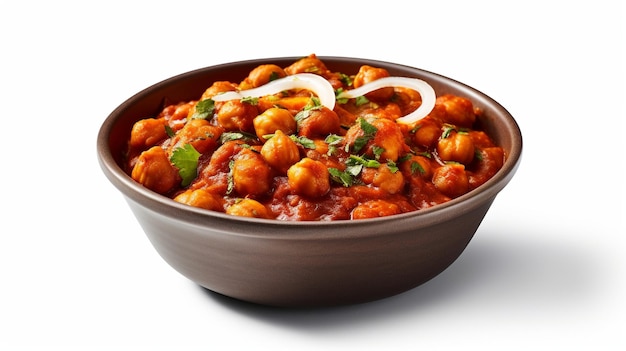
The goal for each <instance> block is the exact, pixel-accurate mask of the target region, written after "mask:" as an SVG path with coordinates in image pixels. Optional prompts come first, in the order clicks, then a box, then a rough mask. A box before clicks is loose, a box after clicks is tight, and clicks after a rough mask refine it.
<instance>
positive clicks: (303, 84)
mask: <svg viewBox="0 0 626 351" xmlns="http://www.w3.org/2000/svg"><path fill="white" fill-rule="evenodd" d="M292 89H306V90H310V91H311V92H313V93H315V95H317V97H318V98H319V99H320V103H321V104H322V105H324V106H326V107H328V109H330V110H332V109H334V108H335V91H334V89H333V86H332V85H330V83H329V82H328V81H327V80H326V79H324V78H323V77H321V76H319V75H317V74H312V73H298V74H294V75H290V76H287V77H284V78H279V79H276V80H273V81H271V82H269V83H267V84H265V85H262V86H260V87H257V88H252V89H248V90H242V91H227V92H225V93H221V94H217V95H215V96H214V97H212V98H211V99H213V101H228V100H239V99H243V98H249V97H251V98H257V97H261V96H267V95H273V94H277V93H280V92H281V91H285V90H292Z"/></svg>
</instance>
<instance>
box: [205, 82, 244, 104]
mask: <svg viewBox="0 0 626 351" xmlns="http://www.w3.org/2000/svg"><path fill="white" fill-rule="evenodd" d="M235 90H237V84H235V83H231V82H227V81H217V82H214V83H213V84H212V85H211V86H210V87H208V88H207V89H206V90H205V91H204V93H202V97H201V98H200V100H205V99H210V98H212V97H214V96H215V95H217V94H219V93H225V92H227V91H235Z"/></svg>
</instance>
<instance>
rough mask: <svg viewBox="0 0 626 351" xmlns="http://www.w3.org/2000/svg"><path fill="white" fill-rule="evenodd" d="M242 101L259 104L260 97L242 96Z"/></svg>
mask: <svg viewBox="0 0 626 351" xmlns="http://www.w3.org/2000/svg"><path fill="white" fill-rule="evenodd" d="M241 102H243V103H246V104H250V105H258V104H259V98H258V97H251V96H248V97H243V98H241Z"/></svg>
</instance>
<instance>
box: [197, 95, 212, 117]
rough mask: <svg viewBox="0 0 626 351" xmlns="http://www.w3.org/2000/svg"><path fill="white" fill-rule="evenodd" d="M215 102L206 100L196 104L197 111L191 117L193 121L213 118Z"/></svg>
mask: <svg viewBox="0 0 626 351" xmlns="http://www.w3.org/2000/svg"><path fill="white" fill-rule="evenodd" d="M214 110H215V101H213V99H204V100H202V101H199V102H198V103H197V104H196V111H195V112H194V113H193V115H191V119H207V118H209V117H212V116H213V111H214Z"/></svg>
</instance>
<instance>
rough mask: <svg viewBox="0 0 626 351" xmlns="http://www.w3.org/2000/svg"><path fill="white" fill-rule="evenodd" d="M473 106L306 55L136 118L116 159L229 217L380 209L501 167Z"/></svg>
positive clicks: (294, 217)
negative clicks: (120, 157) (122, 155)
mask: <svg viewBox="0 0 626 351" xmlns="http://www.w3.org/2000/svg"><path fill="white" fill-rule="evenodd" d="M405 83H406V84H405ZM368 87H369V89H367V88H368ZM480 114H481V111H480V110H479V109H478V108H476V107H474V105H473V103H472V101H470V100H468V99H467V98H464V97H461V96H454V95H441V96H435V95H434V91H432V88H430V87H429V86H428V85H427V83H425V82H422V81H419V80H417V79H414V80H411V79H408V78H400V77H390V74H389V72H388V71H387V70H385V69H383V68H377V67H371V66H367V65H363V66H361V67H360V68H359V70H358V72H333V71H331V70H329V69H328V68H327V67H326V65H325V63H324V62H323V61H322V60H321V59H320V58H318V57H317V56H316V55H315V54H311V55H309V56H307V57H304V58H301V59H299V60H297V61H295V62H293V63H292V64H291V65H289V66H287V67H279V66H277V65H274V64H263V65H260V66H258V67H256V68H254V69H253V70H252V71H250V72H249V75H248V76H247V77H245V78H243V80H242V81H240V82H238V83H235V82H230V81H216V82H213V83H212V85H211V86H208V87H207V89H206V90H205V91H204V93H203V94H202V95H201V96H199V97H198V99H197V100H194V101H184V102H178V103H175V104H171V105H169V106H165V107H164V108H163V110H162V111H161V112H160V113H159V114H158V115H157V116H153V117H147V118H144V119H141V120H139V121H138V122H136V123H135V124H134V126H133V128H132V130H131V134H130V140H129V142H128V150H127V155H126V161H125V162H126V163H125V167H126V170H127V172H128V173H129V174H130V176H131V177H132V178H133V179H134V180H135V181H137V182H138V183H140V184H142V185H143V186H145V187H146V188H148V189H150V190H152V191H155V192H157V193H159V194H162V195H165V196H168V197H170V198H172V199H173V200H174V201H177V202H180V203H183V204H187V205H190V206H195V207H200V208H204V209H207V210H212V211H219V212H225V213H227V214H231V215H237V216H248V217H258V218H268V219H277V220H290V221H314V220H317V221H330V220H350V219H364V218H373V217H382V216H389V215H395V214H400V213H405V212H411V211H416V210H420V209H424V208H428V207H432V206H435V205H437V204H441V203H444V202H446V201H449V200H451V199H453V198H456V197H458V196H460V195H463V194H465V193H467V192H469V191H471V190H473V189H475V188H477V187H478V186H480V185H481V184H483V183H485V182H486V181H487V180H488V179H490V178H491V177H492V176H493V175H494V174H495V173H496V172H497V171H498V170H499V169H500V168H501V167H502V165H503V162H504V159H505V153H504V150H503V149H502V148H501V147H499V146H497V145H496V144H495V143H494V141H493V140H492V139H491V138H490V137H489V136H488V135H487V134H486V132H485V131H484V130H482V129H481V128H480V123H478V116H480Z"/></svg>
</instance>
